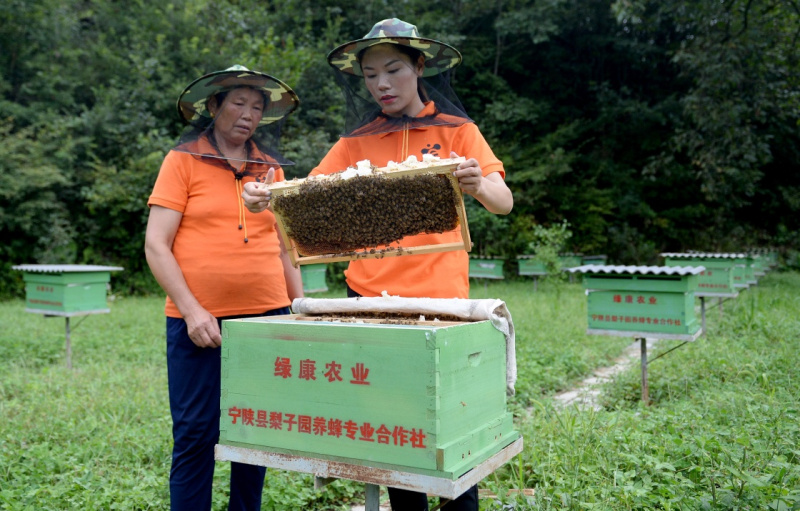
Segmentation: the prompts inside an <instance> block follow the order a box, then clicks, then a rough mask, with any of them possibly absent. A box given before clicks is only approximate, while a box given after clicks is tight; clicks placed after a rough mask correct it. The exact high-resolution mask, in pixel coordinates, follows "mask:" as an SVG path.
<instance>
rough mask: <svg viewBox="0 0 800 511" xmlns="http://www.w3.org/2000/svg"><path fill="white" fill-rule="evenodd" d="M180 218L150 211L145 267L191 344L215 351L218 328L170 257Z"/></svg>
mask: <svg viewBox="0 0 800 511" xmlns="http://www.w3.org/2000/svg"><path fill="white" fill-rule="evenodd" d="M181 218H183V213H181V212H179V211H175V210H172V209H169V208H164V207H161V206H151V207H150V216H149V217H148V219H147V231H146V234H145V241H144V252H145V256H146V258H147V264H148V265H149V266H150V271H151V272H152V273H153V276H154V277H155V279H156V281H157V282H158V283H159V285H160V286H161V288H162V289H163V290H164V291H165V292H166V293H167V295H169V297H170V298H171V299H172V301H173V302H175V305H176V306H177V307H178V310H179V311H180V313H181V315H182V316H183V319H184V320H185V321H186V327H187V330H188V332H189V337H190V338H191V339H192V342H193V343H195V344H196V345H197V346H199V347H201V348H216V347H219V346H220V344H221V343H222V336H221V335H220V331H219V324H218V323H217V320H216V318H215V317H214V316H213V315H212V314H210V313H209V312H208V311H207V310H206V309H205V308H204V307H203V306H202V305H200V302H198V301H197V298H195V296H194V294H192V291H191V290H190V289H189V286H188V285H187V284H186V279H185V278H184V277H183V271H181V268H180V266H179V265H178V261H177V260H176V259H175V255H174V254H173V253H172V243H173V242H174V241H175V234H176V233H177V232H178V226H180V223H181Z"/></svg>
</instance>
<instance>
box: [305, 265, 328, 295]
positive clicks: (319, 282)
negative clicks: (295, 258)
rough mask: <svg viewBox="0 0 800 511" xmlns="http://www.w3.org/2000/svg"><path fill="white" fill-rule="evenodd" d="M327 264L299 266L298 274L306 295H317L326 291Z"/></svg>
mask: <svg viewBox="0 0 800 511" xmlns="http://www.w3.org/2000/svg"><path fill="white" fill-rule="evenodd" d="M327 268H328V265H327V264H304V265H301V266H300V274H301V277H302V279H303V291H304V292H306V293H319V292H323V291H327V290H328V283H327V282H326V281H325V273H326V271H327Z"/></svg>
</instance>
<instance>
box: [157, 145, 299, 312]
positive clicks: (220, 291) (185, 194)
mask: <svg viewBox="0 0 800 511" xmlns="http://www.w3.org/2000/svg"><path fill="white" fill-rule="evenodd" d="M262 156H263V155H262ZM248 166H249V167H248V168H250V169H251V171H255V169H258V174H257V175H255V176H246V177H244V178H243V182H244V183H246V182H249V181H254V180H256V178H259V180H262V179H261V178H262V177H263V176H264V175H266V172H267V170H268V169H269V166H268V165H263V164H261V165H258V164H253V163H248ZM273 168H275V181H283V179H284V174H283V169H281V168H280V167H279V166H278V165H277V164H276V165H274V166H273ZM240 201H241V192H240V191H239V190H238V188H237V186H236V180H235V178H234V175H233V172H232V171H230V170H225V169H222V168H220V167H218V166H215V165H210V164H208V163H206V162H205V161H202V160H200V159H197V158H195V157H194V156H192V155H191V154H188V153H184V152H180V151H175V150H173V151H170V152H169V153H168V154H167V156H166V157H165V158H164V162H163V163H162V165H161V170H160V171H159V173H158V178H157V179H156V183H155V186H154V187H153V191H152V194H151V195H150V198H149V199H148V201H147V204H148V206H153V205H157V206H163V207H165V208H169V209H173V210H175V211H179V212H181V213H183V218H182V219H181V224H180V227H178V232H177V233H176V235H175V242H174V244H173V246H172V252H173V254H174V255H175V259H177V261H178V264H179V265H180V267H181V270H182V272H183V275H184V277H185V279H186V283H187V284H188V285H189V289H191V291H192V293H193V294H194V295H195V297H196V298H197V299H198V301H199V302H200V304H201V305H202V306H203V307H205V308H206V310H208V311H209V312H210V313H211V314H213V315H214V316H215V317H224V316H233V315H240V314H258V313H261V312H266V311H268V310H272V309H277V308H280V307H286V306H288V305H289V304H290V301H289V295H288V292H287V291H286V280H285V278H284V275H283V265H282V264H281V261H280V259H279V255H280V244H279V241H278V233H277V231H276V228H275V216H274V215H273V214H272V212H270V211H264V212H263V213H258V214H255V213H251V212H250V211H248V210H247V208H244V221H245V222H246V224H245V225H246V228H247V238H248V241H247V243H245V242H244V237H245V233H244V229H239V224H240V221H239V211H240V210H239V207H240ZM243 227H244V225H243ZM165 313H166V315H167V316H169V317H174V318H180V317H181V314H180V312H179V311H178V308H177V307H176V306H175V304H174V303H173V302H172V300H171V299H170V298H169V297H167V300H166V305H165Z"/></svg>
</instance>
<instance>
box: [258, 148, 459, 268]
mask: <svg viewBox="0 0 800 511" xmlns="http://www.w3.org/2000/svg"><path fill="white" fill-rule="evenodd" d="M458 165H459V163H458V162H457V163H449V164H446V165H432V166H430V167H424V168H415V169H403V170H385V171H384V172H382V173H381V176H385V177H387V178H390V179H394V178H400V177H411V176H418V175H425V174H441V175H445V176H447V178H448V181H449V182H450V184H451V185H452V187H453V190H454V192H455V198H456V205H455V207H456V212H457V214H458V223H459V227H460V230H461V238H462V242H460V243H440V244H433V245H420V246H415V247H403V246H392V245H388V246H387V247H384V248H380V249H375V248H376V247H364V249H363V250H356V251H352V252H345V253H339V254H333V253H331V254H322V255H304V254H301V253H300V252H299V251H298V249H297V246H296V243H294V241H293V240H292V239H291V238H290V237H289V236H288V235H287V231H286V219H285V218H283V216H282V215H281V214H279V213H278V212H277V211H276V212H275V218H276V220H277V223H278V230H279V231H280V235H281V237H282V238H283V242H284V245H285V246H286V247H288V252H289V257H290V259H291V261H292V264H293V265H294V266H295V267H296V266H298V265H302V264H312V263H333V262H338V261H352V260H356V259H380V258H383V257H396V256H403V255H414V254H430V253H434V252H447V251H451V250H466V251H467V252H469V251H470V250H471V249H472V242H471V241H470V236H469V225H468V223H467V214H466V210H465V208H464V197H463V193H462V192H461V188H460V187H459V185H458V179H456V178H455V177H454V176H453V171H454V170H455V169H456V167H458ZM304 181H305V180H295V181H281V182H278V183H274V184H273V185H271V186H270V190H271V191H272V195H273V197H279V196H281V195H284V194H288V193H293V192H294V191H296V189H297V188H298V187H299V186H300V185H301V184H302V182H304ZM334 234H335V233H334ZM396 241H401V240H396Z"/></svg>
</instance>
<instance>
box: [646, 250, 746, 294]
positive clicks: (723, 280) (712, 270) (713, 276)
mask: <svg viewBox="0 0 800 511" xmlns="http://www.w3.org/2000/svg"><path fill="white" fill-rule="evenodd" d="M661 255H662V256H663V257H664V264H665V265H667V266H703V267H705V271H703V272H702V273H701V274H700V275H699V277H698V283H697V293H696V296H712V297H713V296H719V297H732V296H736V295H737V294H738V293H739V289H738V288H737V287H736V286H735V283H734V273H735V271H736V270H738V271H740V272H741V274H742V275H743V274H744V266H743V265H737V264H736V263H734V259H735V258H734V257H731V256H730V255H729V254H695V253H664V254H661ZM734 256H735V255H734Z"/></svg>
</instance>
